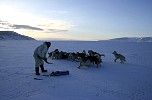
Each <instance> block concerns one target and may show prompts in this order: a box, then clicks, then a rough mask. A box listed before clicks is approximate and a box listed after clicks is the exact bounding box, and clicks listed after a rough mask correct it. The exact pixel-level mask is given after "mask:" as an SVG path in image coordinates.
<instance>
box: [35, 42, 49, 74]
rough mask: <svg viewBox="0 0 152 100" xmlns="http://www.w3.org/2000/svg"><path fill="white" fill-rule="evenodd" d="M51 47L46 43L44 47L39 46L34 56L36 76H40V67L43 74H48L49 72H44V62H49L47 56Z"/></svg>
mask: <svg viewBox="0 0 152 100" xmlns="http://www.w3.org/2000/svg"><path fill="white" fill-rule="evenodd" d="M50 46H51V43H50V42H44V43H43V44H42V45H40V46H38V47H37V48H36V49H35V51H34V54H33V57H34V59H35V72H36V75H40V73H39V67H40V68H41V70H42V72H47V70H44V62H43V60H44V61H45V62H46V63H48V62H47V57H46V54H47V52H48V49H49V47H50Z"/></svg>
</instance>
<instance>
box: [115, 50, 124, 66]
mask: <svg viewBox="0 0 152 100" xmlns="http://www.w3.org/2000/svg"><path fill="white" fill-rule="evenodd" d="M112 54H114V56H115V59H114V62H116V60H117V59H120V61H121V63H124V62H125V61H126V58H125V57H124V56H123V55H122V54H118V53H117V52H116V51H114V52H113V53H112Z"/></svg>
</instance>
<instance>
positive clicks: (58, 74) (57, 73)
mask: <svg viewBox="0 0 152 100" xmlns="http://www.w3.org/2000/svg"><path fill="white" fill-rule="evenodd" d="M49 75H50V76H61V75H69V71H67V70H66V71H53V72H52V73H51V74H49Z"/></svg>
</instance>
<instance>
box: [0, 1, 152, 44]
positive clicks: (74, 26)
mask: <svg viewBox="0 0 152 100" xmlns="http://www.w3.org/2000/svg"><path fill="white" fill-rule="evenodd" d="M151 5H152V0H0V31H15V32H18V33H19V34H22V35H26V36H30V37H33V38H35V39H38V40H45V39H61V40H62V39H63V40H92V41H94V40H107V39H112V38H119V37H152V6H151Z"/></svg>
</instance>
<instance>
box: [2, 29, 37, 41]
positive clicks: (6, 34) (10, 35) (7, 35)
mask: <svg viewBox="0 0 152 100" xmlns="http://www.w3.org/2000/svg"><path fill="white" fill-rule="evenodd" d="M0 40H35V39H34V38H31V37H28V36H24V35H21V34H18V33H16V32H14V31H0Z"/></svg>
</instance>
